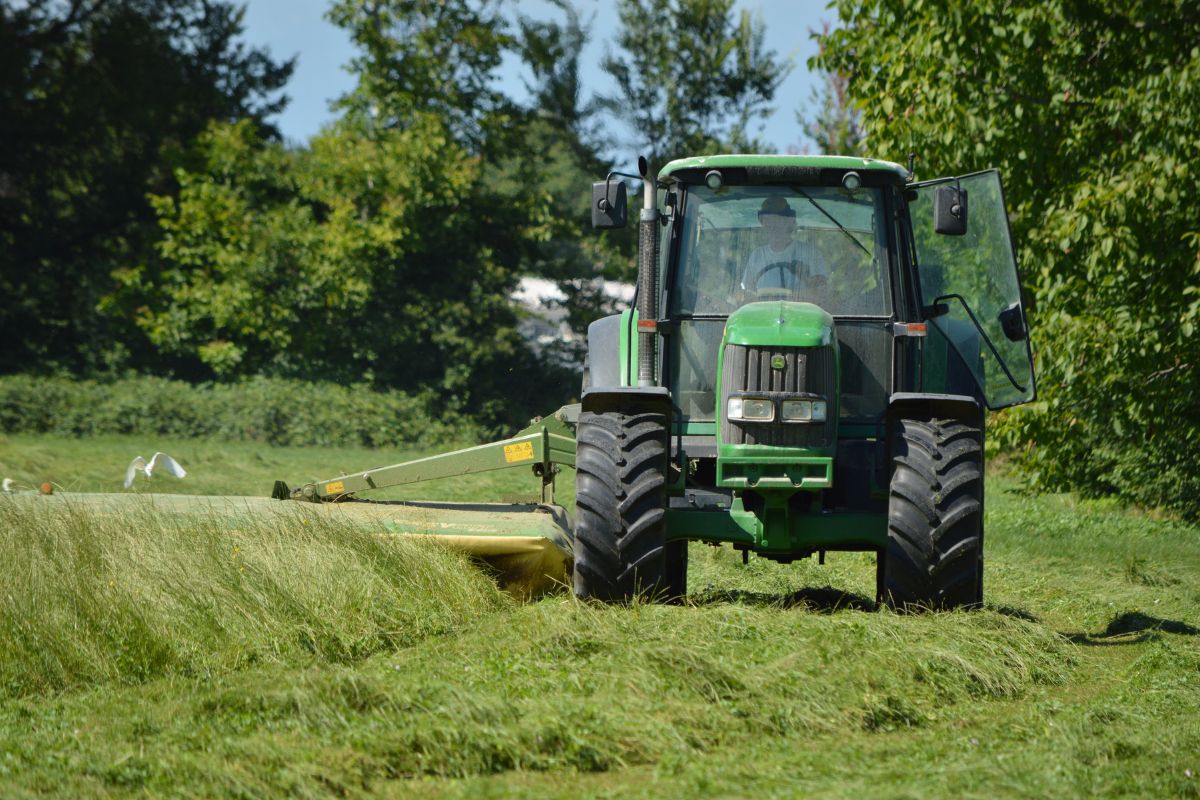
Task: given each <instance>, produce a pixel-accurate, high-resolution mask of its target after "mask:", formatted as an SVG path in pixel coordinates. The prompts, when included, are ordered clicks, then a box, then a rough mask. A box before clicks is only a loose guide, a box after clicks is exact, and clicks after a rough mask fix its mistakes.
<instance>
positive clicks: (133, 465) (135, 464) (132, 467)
mask: <svg viewBox="0 0 1200 800" xmlns="http://www.w3.org/2000/svg"><path fill="white" fill-rule="evenodd" d="M139 469H140V470H141V471H142V472H145V473H146V474H147V475H149V474H150V471H149V470H147V469H146V459H144V458H142V457H141V456H135V457H134V459H133V461H130V462H129V468H128V469H126V470H125V488H126V489H128V488H129V487H130V486H133V479H134V478H135V477H137V473H138V470H139Z"/></svg>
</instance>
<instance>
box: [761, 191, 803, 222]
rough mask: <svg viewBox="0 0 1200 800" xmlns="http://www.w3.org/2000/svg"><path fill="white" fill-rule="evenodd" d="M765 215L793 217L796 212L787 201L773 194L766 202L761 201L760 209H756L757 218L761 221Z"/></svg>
mask: <svg viewBox="0 0 1200 800" xmlns="http://www.w3.org/2000/svg"><path fill="white" fill-rule="evenodd" d="M766 214H774V215H775V216H778V217H795V216H796V211H795V209H793V208H792V207H791V206H790V205H788V201H787V200H785V199H783V198H782V197H780V196H779V195H777V194H773V195H771V196H770V197H768V198H767V199H766V200H763V202H762V207H760V208H759V209H758V218H759V219H762V218H763V216H764V215H766Z"/></svg>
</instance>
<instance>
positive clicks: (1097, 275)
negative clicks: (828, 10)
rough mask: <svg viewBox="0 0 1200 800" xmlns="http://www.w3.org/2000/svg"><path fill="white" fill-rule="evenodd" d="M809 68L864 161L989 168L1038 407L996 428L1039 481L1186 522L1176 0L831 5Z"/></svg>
mask: <svg viewBox="0 0 1200 800" xmlns="http://www.w3.org/2000/svg"><path fill="white" fill-rule="evenodd" d="M838 11H839V14H840V15H841V18H842V21H843V24H844V27H842V28H840V29H838V30H835V31H832V32H831V33H829V34H828V35H827V36H826V37H825V39H824V43H825V48H826V49H825V51H824V52H823V54H822V55H821V56H820V57H819V59H818V63H819V64H820V65H821V66H822V67H824V68H826V69H831V70H840V71H844V72H846V73H848V74H849V75H851V77H852V81H851V93H852V96H853V97H854V99H855V101H856V102H857V103H858V104H859V107H860V108H861V109H862V113H863V118H864V126H865V128H866V130H867V133H868V145H867V149H868V150H870V151H871V153H872V154H873V155H877V156H880V157H885V158H893V159H895V160H900V159H901V158H903V157H904V155H905V154H906V153H907V152H908V151H909V150H910V149H911V150H915V152H916V153H917V156H918V162H917V163H918V166H919V171H920V172H922V173H924V175H925V177H933V176H935V175H939V174H945V173H963V172H968V171H971V170H974V169H979V168H983V167H988V166H996V167H999V168H1000V169H1001V171H1002V173H1003V175H1004V179H1005V184H1006V188H1007V191H1008V198H1007V199H1008V205H1009V208H1010V212H1011V221H1012V227H1013V232H1014V234H1015V236H1016V239H1017V244H1018V248H1019V250H1020V254H1021V255H1020V259H1021V267H1022V269H1023V273H1024V280H1025V284H1026V288H1027V289H1028V290H1029V292H1030V294H1031V298H1032V306H1033V313H1032V319H1031V324H1032V329H1033V340H1034V346H1035V350H1036V356H1037V364H1038V368H1039V371H1040V381H1039V389H1040V393H1041V402H1039V403H1037V404H1035V405H1034V406H1033V407H1031V408H1028V409H1023V410H1020V411H1018V412H1015V413H1010V414H1008V415H1007V416H1006V418H1005V419H1004V420H1003V422H1002V431H1003V432H1004V434H1005V437H1006V438H1007V440H1008V441H1009V442H1010V443H1013V444H1017V445H1020V446H1021V447H1023V452H1024V457H1023V464H1024V465H1026V467H1027V468H1028V469H1029V472H1030V475H1031V476H1032V478H1033V479H1034V480H1035V481H1036V482H1038V483H1040V484H1041V485H1044V486H1051V487H1075V488H1080V489H1083V490H1084V491H1087V492H1092V493H1119V494H1121V495H1124V496H1126V497H1129V498H1132V499H1135V500H1137V501H1139V502H1143V503H1146V504H1150V505H1166V506H1170V507H1174V508H1177V509H1180V510H1182V511H1184V512H1185V513H1187V514H1190V515H1197V514H1200V500H1198V498H1200V404H1197V402H1196V397H1197V396H1198V395H1200V335H1198V334H1200V331H1198V328H1200V223H1198V221H1197V220H1200V217H1198V216H1197V214H1196V210H1195V207H1194V206H1192V205H1191V203H1192V202H1194V198H1195V191H1194V188H1195V186H1196V185H1197V183H1198V182H1200V154H1198V151H1197V150H1196V147H1195V140H1196V136H1195V131H1196V130H1197V127H1198V126H1200V45H1198V44H1197V43H1198V42H1200V11H1198V10H1197V8H1196V6H1195V4H1194V3H1190V2H1184V1H1183V0H1174V1H1173V2H1172V1H1170V0H1167V1H1165V2H1149V1H1148V0H1146V1H1139V2H1132V3H1125V2H1122V3H1118V2H1114V1H1113V0H1102V1H1101V2H1089V3H1083V2H1075V0H1048V1H1047V0H1039V2H1033V1H1032V0H1023V1H1022V2H1015V3H1014V2H1008V1H1007V0H1005V1H1003V2H1002V0H984V2H980V3H973V4H969V5H959V6H954V7H951V8H947V7H943V6H938V5H936V4H913V3H908V2H901V1H900V0H841V2H839V3H838Z"/></svg>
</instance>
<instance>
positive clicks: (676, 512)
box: [667, 492, 887, 555]
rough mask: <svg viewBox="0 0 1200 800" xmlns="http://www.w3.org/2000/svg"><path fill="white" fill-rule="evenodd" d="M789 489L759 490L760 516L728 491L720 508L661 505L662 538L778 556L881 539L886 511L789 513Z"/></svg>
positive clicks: (867, 545) (866, 545)
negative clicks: (762, 502) (724, 507)
mask: <svg viewBox="0 0 1200 800" xmlns="http://www.w3.org/2000/svg"><path fill="white" fill-rule="evenodd" d="M791 494H792V493H791V492H764V493H763V496H764V500H765V501H766V505H765V508H764V510H763V516H762V518H760V517H759V516H758V515H757V514H755V513H754V512H753V511H748V510H747V509H746V507H745V505H744V504H743V503H742V498H741V497H739V496H736V495H735V496H734V498H733V503H732V504H731V505H730V507H729V509H728V510H725V511H702V510H698V509H690V508H671V509H667V539H668V540H673V539H695V540H697V541H703V542H713V543H716V544H719V543H721V542H732V543H733V544H737V545H744V546H746V547H749V548H751V549H753V550H755V551H757V552H763V553H776V554H780V555H784V554H795V553H802V552H804V551H806V550H810V551H811V550H836V549H852V548H860V549H874V548H879V547H883V546H884V545H885V544H886V543H887V515H886V514H870V513H865V512H839V513H830V514H825V513H821V511H820V510H817V511H815V512H814V511H810V512H807V513H789V511H788V508H787V504H788V499H789V498H790V497H791Z"/></svg>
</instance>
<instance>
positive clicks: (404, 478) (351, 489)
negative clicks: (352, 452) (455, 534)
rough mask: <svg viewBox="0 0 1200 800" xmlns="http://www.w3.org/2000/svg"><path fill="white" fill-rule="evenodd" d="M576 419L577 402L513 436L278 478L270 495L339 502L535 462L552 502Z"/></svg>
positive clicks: (571, 452) (568, 460)
mask: <svg viewBox="0 0 1200 800" xmlns="http://www.w3.org/2000/svg"><path fill="white" fill-rule="evenodd" d="M578 419H579V406H578V404H576V405H568V406H563V407H562V408H560V409H559V410H558V411H555V412H554V413H553V414H552V415H550V416H549V417H539V418H537V419H535V420H533V422H532V423H530V425H529V427H527V428H525V429H524V430H522V431H521V432H519V433H518V434H517V435H516V436H514V437H512V438H511V439H503V440H501V441H499V442H491V443H489V444H481V445H478V446H476V447H468V448H465V449H463V450H454V451H452V452H449V453H439V454H438V455H435V456H428V457H426V458H418V459H415V460H413V461H405V462H403V463H400V464H393V465H392V466H389V467H378V468H376V469H369V470H365V471H363V472H356V473H354V474H352V475H341V476H339V477H336V478H330V479H329V480H323V481H317V482H315V483H306V484H304V485H303V486H299V487H297V488H295V489H289V488H288V487H287V484H285V483H284V482H283V481H276V482H275V490H274V492H272V497H275V498H278V499H280V500H286V499H291V500H307V501H310V502H314V503H320V502H337V501H339V500H343V499H350V497H351V496H352V495H354V494H356V493H358V492H363V491H369V490H371V489H384V488H387V487H390V486H403V485H405V484H409V483H419V482H421V481H431V480H435V479H437V478H451V477H457V476H460V475H471V474H475V473H480V472H492V471H494V470H498V469H509V468H511V467H532V469H533V474H534V475H536V476H538V477H540V478H541V479H542V502H543V503H553V502H554V476H555V474H556V473H557V472H558V465H560V464H566V465H567V466H570V467H573V466H575V422H576V420H578Z"/></svg>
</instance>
